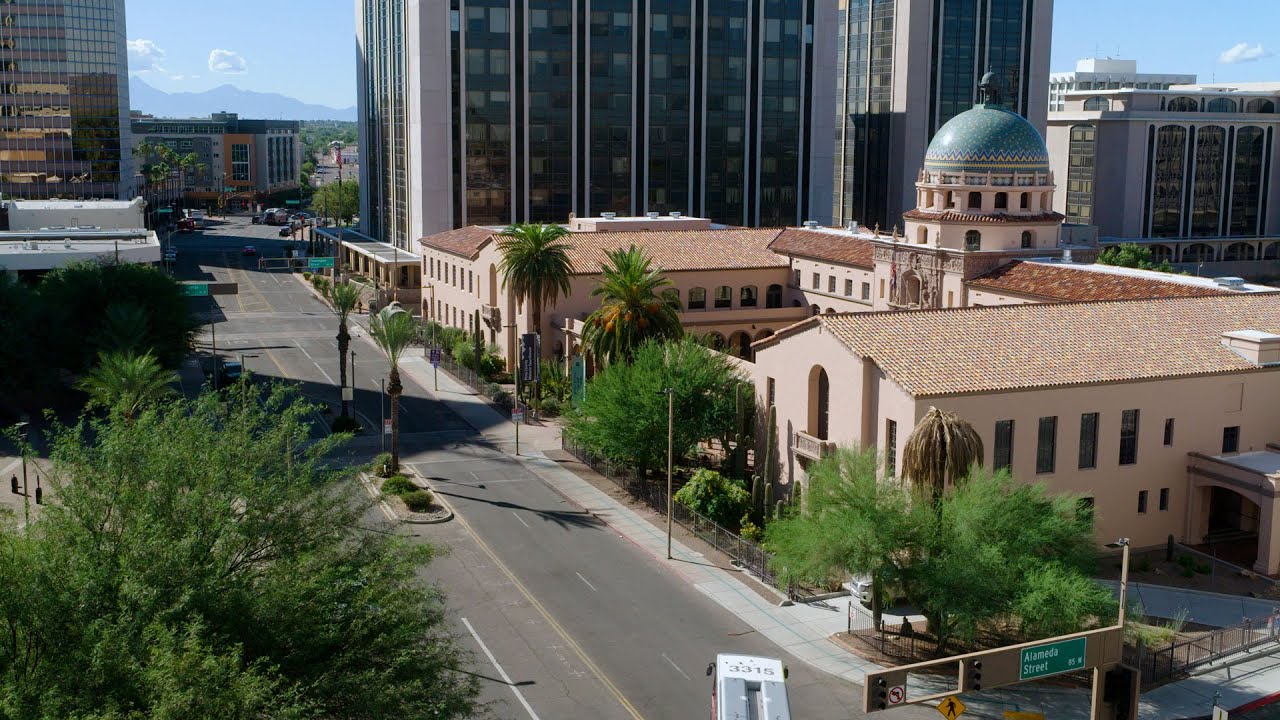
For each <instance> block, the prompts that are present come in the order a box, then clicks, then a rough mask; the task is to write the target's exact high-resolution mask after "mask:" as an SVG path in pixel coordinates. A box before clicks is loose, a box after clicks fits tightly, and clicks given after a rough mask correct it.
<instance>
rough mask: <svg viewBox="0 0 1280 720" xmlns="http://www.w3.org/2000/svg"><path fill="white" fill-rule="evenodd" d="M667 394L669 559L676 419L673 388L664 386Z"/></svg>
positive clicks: (673, 504) (668, 550) (673, 502)
mask: <svg viewBox="0 0 1280 720" xmlns="http://www.w3.org/2000/svg"><path fill="white" fill-rule="evenodd" d="M662 392H663V393H666V395H667V559H668V560H670V559H671V522H672V516H673V514H674V512H675V507H676V501H675V498H674V497H673V496H672V494H671V470H672V465H673V463H674V458H675V454H674V442H673V441H674V439H675V419H676V392H675V388H664V389H663V390H662Z"/></svg>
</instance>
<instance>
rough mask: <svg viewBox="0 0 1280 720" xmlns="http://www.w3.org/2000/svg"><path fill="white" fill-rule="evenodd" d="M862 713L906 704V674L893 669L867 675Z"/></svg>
mask: <svg viewBox="0 0 1280 720" xmlns="http://www.w3.org/2000/svg"><path fill="white" fill-rule="evenodd" d="M866 683H867V684H866V686H865V687H864V688H863V694H862V711H863V712H868V713H869V712H875V711H877V710H886V709H888V708H891V707H895V706H898V705H904V704H907V702H908V700H907V673H905V672H903V671H901V670H896V669H893V668H890V669H887V670H881V671H879V672H874V673H867V679H866Z"/></svg>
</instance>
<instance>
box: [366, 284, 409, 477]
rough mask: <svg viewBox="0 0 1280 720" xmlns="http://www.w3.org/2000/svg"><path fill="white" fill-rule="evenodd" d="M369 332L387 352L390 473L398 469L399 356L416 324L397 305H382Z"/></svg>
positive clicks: (406, 345) (402, 387)
mask: <svg viewBox="0 0 1280 720" xmlns="http://www.w3.org/2000/svg"><path fill="white" fill-rule="evenodd" d="M369 335H370V336H372V337H373V341H374V342H375V343H377V344H378V347H380V348H382V352H384V353H386V354H387V362H388V363H389V364H390V366H391V369H390V371H389V372H388V373H387V395H388V396H389V397H390V398H391V472H392V473H393V474H394V473H397V472H400V393H401V392H403V391H404V386H403V385H401V384H400V355H401V354H402V353H404V351H405V348H407V347H409V344H410V343H412V342H413V340H414V338H416V337H417V336H418V323H417V321H416V320H414V319H413V316H412V315H410V314H409V313H407V312H405V311H404V310H401V309H400V308H397V307H385V308H383V309H382V310H380V311H379V312H378V314H377V315H376V316H374V318H373V322H371V323H369Z"/></svg>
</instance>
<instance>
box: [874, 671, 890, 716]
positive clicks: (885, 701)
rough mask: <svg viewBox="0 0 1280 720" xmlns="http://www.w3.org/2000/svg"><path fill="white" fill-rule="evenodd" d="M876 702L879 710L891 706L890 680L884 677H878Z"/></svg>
mask: <svg viewBox="0 0 1280 720" xmlns="http://www.w3.org/2000/svg"><path fill="white" fill-rule="evenodd" d="M874 699H875V704H876V709H877V710H883V709H885V708H886V707H888V706H889V682H888V681H887V680H885V679H884V678H876V690H875V698H874Z"/></svg>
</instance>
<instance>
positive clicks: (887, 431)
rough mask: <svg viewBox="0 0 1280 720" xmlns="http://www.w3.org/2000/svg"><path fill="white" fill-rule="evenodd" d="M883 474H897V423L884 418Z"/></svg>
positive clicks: (892, 475)
mask: <svg viewBox="0 0 1280 720" xmlns="http://www.w3.org/2000/svg"><path fill="white" fill-rule="evenodd" d="M884 474H885V475H886V476H888V477H894V476H896V475H897V474H898V423H897V422H895V421H893V420H886V421H885V426H884Z"/></svg>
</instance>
